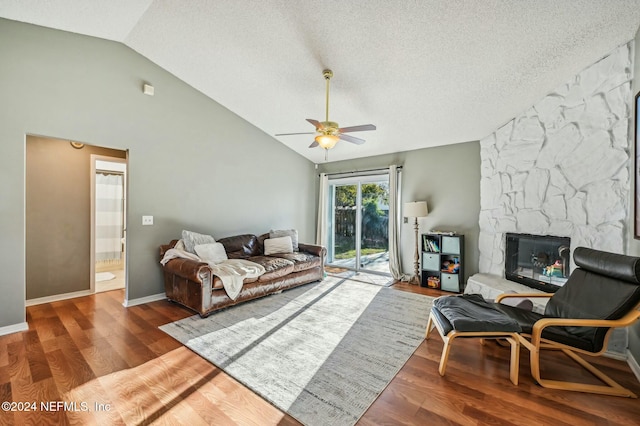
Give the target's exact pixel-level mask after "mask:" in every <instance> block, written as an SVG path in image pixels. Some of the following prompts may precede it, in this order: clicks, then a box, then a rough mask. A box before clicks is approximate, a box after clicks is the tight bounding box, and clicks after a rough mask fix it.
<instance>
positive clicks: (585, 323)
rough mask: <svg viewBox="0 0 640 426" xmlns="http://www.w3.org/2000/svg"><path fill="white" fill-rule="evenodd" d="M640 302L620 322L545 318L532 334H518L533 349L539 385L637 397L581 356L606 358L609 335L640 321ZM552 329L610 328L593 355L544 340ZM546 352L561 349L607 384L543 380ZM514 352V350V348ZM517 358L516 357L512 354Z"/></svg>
mask: <svg viewBox="0 0 640 426" xmlns="http://www.w3.org/2000/svg"><path fill="white" fill-rule="evenodd" d="M552 296H553V294H552V293H549V294H526V293H505V294H501V295H499V296H498V297H497V298H496V302H500V301H501V300H502V299H505V298H508V297H519V298H521V297H526V298H531V297H546V298H550V297H552ZM638 308H640V303H638V305H636V307H635V308H634V309H632V310H631V311H630V312H629V313H628V314H627V315H625V316H624V317H622V318H620V319H618V320H596V319H573V318H543V319H540V320H538V321H537V322H536V323H535V324H534V325H533V330H532V332H531V335H528V334H525V333H521V334H517V337H516V338H517V339H518V341H519V342H520V343H521V344H522V346H524V347H525V348H527V349H528V350H529V354H530V360H531V375H532V376H533V378H534V379H535V380H536V382H538V384H539V385H540V386H543V387H546V388H551V389H561V390H571V391H578V392H588V393H596V394H602V395H613V396H624V397H629V398H637V396H636V395H635V394H634V393H633V392H631V391H630V390H629V389H626V388H624V387H623V386H621V385H620V384H618V383H617V382H615V381H614V380H613V379H612V378H610V377H609V376H607V375H606V374H604V373H603V372H602V371H600V370H598V369H597V368H596V367H595V366H594V365H592V364H590V363H589V362H587V361H585V360H584V359H583V358H582V357H580V356H579V355H578V353H583V354H587V355H591V356H599V355H602V354H603V353H604V352H605V351H606V348H607V342H608V341H609V336H610V335H611V332H612V331H613V329H614V328H618V327H627V326H629V325H631V324H633V323H634V322H636V321H637V320H638V319H640V311H639V310H638ZM552 326H560V327H567V326H573V327H575V326H578V327H580V326H582V327H607V328H609V330H608V331H607V334H606V335H605V338H604V343H603V347H602V349H601V350H600V351H599V352H589V351H585V350H582V349H578V348H574V347H572V346H568V345H565V344H562V343H558V342H554V341H552V340H548V339H545V338H543V337H542V332H543V330H544V329H545V328H547V327H552ZM543 349H546V350H560V351H562V352H563V353H564V354H565V355H567V356H568V357H569V358H571V359H572V360H573V361H575V362H576V363H578V364H580V365H581V366H582V367H583V368H585V369H586V370H587V371H589V372H590V373H591V374H593V375H594V376H595V377H597V378H598V379H599V380H600V381H602V382H603V383H605V385H591V384H585V383H578V382H568V381H560V380H549V379H543V378H542V377H541V375H540V351H541V350H543ZM512 350H513V349H512ZM512 359H513V354H512Z"/></svg>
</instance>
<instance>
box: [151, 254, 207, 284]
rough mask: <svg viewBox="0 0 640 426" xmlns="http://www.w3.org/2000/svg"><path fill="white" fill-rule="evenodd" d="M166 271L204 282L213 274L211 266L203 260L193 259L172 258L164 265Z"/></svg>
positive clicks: (190, 279)
mask: <svg viewBox="0 0 640 426" xmlns="http://www.w3.org/2000/svg"><path fill="white" fill-rule="evenodd" d="M162 268H163V269H164V272H165V273H168V274H173V275H177V276H179V277H182V278H185V279H187V280H189V281H193V282H196V283H200V284H202V283H203V282H205V281H206V278H207V277H210V276H211V268H209V265H207V264H206V263H203V262H196V261H195V260H191V259H171V260H170V261H168V262H167V263H166V264H165V265H164V266H163V267H162Z"/></svg>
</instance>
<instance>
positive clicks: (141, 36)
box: [0, 0, 640, 163]
mask: <svg viewBox="0 0 640 426" xmlns="http://www.w3.org/2000/svg"><path fill="white" fill-rule="evenodd" d="M0 17H3V18H7V19H12V20H17V21H23V22H28V23H33V24H37V25H42V26H46V27H51V28H56V29H60V30H65V31H71V32H75V33H79V34H86V35H90V36H94V37H100V38H104V39H108V40H114V41H118V42H121V43H124V44H125V45H127V46H129V47H131V48H132V49H134V50H135V51H137V52H139V53H140V54H142V55H144V56H145V57H147V58H149V59H150V60H151V61H153V62H154V63H156V64H158V65H159V66H161V67H163V68H164V69H166V70H168V71H169V72H171V73H173V74H174V75H175V76H177V77H178V78H180V79H182V80H183V81H185V82H186V83H188V84H189V85H191V86H192V87H194V88H196V89H197V90H199V91H201V92H202V93H204V94H206V95H207V96H209V97H210V98H211V99H213V100H215V101H217V102H219V103H220V104H222V105H224V106H225V107H226V108H228V109H229V110H231V111H233V112H234V113H236V114H238V115H239V116H241V117H243V118H244V119H246V120H247V121H249V122H250V123H252V124H254V125H255V126H257V127H258V128H260V129H262V130H263V131H264V132H265V133H267V134H269V135H274V134H276V133H289V132H307V131H313V130H314V129H313V126H312V125H311V124H309V123H308V122H306V121H305V119H307V118H312V119H316V120H319V121H322V120H324V118H325V81H324V79H323V77H322V70H323V69H325V68H331V69H332V70H333V72H334V78H333V79H332V80H331V99H330V117H329V118H330V119H331V120H332V121H337V122H338V123H339V124H340V125H341V126H353V125H359V124H368V123H372V124H375V125H376V126H377V130H376V131H371V132H362V133H355V134H353V135H354V136H358V137H362V138H364V139H366V140H367V142H366V144H364V145H354V144H350V143H347V142H344V141H340V142H339V143H338V145H337V146H336V147H335V148H334V149H332V150H331V151H330V154H329V160H330V161H335V160H344V159H351V158H358V157H366V156H371V155H378V154H385V153H391V152H397V151H407V150H413V149H419V148H425V147H432V146H439V145H447V144H454V143H459V142H466V141H473V140H478V139H481V138H483V137H485V136H486V135H488V134H490V133H491V132H493V131H494V130H496V129H497V128H498V127H499V126H501V125H502V124H504V123H506V122H507V121H509V120H510V119H512V118H513V117H515V116H516V115H518V114H520V113H522V112H524V111H525V110H526V109H527V108H528V107H529V106H531V105H532V104H533V103H534V102H535V101H537V100H539V99H541V98H542V97H544V96H545V95H546V94H547V93H549V92H550V91H552V90H554V89H555V88H556V87H557V86H558V85H560V84H562V83H564V82H566V81H567V80H568V79H569V78H571V77H572V76H574V75H575V74H577V73H578V72H579V71H581V70H582V69H584V68H585V67H586V66H588V65H590V64H592V63H594V62H596V61H597V60H598V59H600V58H602V57H603V56H605V55H607V54H608V53H609V52H611V51H612V50H613V49H614V48H616V47H617V46H619V45H621V44H623V43H626V42H628V41H629V40H631V39H633V38H634V36H635V34H636V31H637V30H638V26H639V25H640V0H566V1H565V0H563V1H559V0H483V1H477V0H404V1H403V0H351V1H350V0H342V1H340V0H315V1H310V0H189V1H170V0H109V1H102V0H57V1H42V0H0ZM151 83H152V84H153V82H151ZM155 89H156V91H162V87H157V86H156V88H155ZM277 139H278V140H279V141H280V142H282V143H283V144H285V145H287V146H288V147H289V148H291V149H293V150H295V151H297V152H299V153H300V154H301V155H303V156H305V157H307V158H308V159H309V160H311V161H313V162H316V163H319V162H323V161H324V152H323V150H321V149H320V148H314V149H309V148H308V146H309V144H310V143H311V142H312V141H313V135H299V136H281V137H277Z"/></svg>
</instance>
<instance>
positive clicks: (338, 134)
mask: <svg viewBox="0 0 640 426" xmlns="http://www.w3.org/2000/svg"><path fill="white" fill-rule="evenodd" d="M322 76H323V77H324V79H325V80H326V81H327V101H326V118H325V121H318V120H313V119H311V118H307V121H308V122H309V123H311V124H313V125H314V126H315V128H316V131H315V132H302V133H278V134H276V135H275V136H290V135H313V134H314V133H315V134H317V136H316V137H315V140H314V141H313V143H312V144H311V145H309V148H315V147H316V146H319V147H321V148H323V149H325V150H326V151H328V150H330V149H331V148H333V147H334V146H335V145H336V143H338V141H339V140H343V141H347V142H351V143H355V144H356V145H362V144H363V143H365V140H364V139H360V138H356V137H355V136H351V135H345V133H351V132H364V131H367V130H376V126H374V125H373V124H362V125H360V126H351V127H340V126H339V125H338V123H336V122H335V121H329V82H330V80H331V77H333V71H331V70H328V69H327V70H324V71H322ZM325 157H326V155H325Z"/></svg>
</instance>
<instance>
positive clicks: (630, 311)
mask: <svg viewBox="0 0 640 426" xmlns="http://www.w3.org/2000/svg"><path fill="white" fill-rule="evenodd" d="M573 259H574V262H575V264H576V265H577V266H578V268H576V269H575V270H574V271H573V272H572V273H571V276H570V277H569V279H568V280H567V282H566V283H565V284H564V286H562V287H561V288H560V289H559V290H558V291H557V292H556V293H549V294H523V293H519V294H515V293H507V294H502V295H500V296H499V297H498V298H496V302H495V303H489V302H486V301H484V302H479V303H478V302H477V301H475V302H471V303H474V304H475V308H474V309H476V312H475V313H472V314H471V316H470V315H468V312H466V310H465V309H462V310H460V309H453V310H451V309H449V308H450V307H451V306H450V305H456V304H458V305H459V304H461V303H463V304H466V301H464V302H461V300H455V301H454V300H452V299H450V298H458V299H469V296H468V295H465V296H463V297H461V296H446V297H442V298H439V299H436V301H435V302H434V307H433V308H432V310H431V315H430V317H429V324H428V325H427V338H429V334H430V332H431V329H432V328H433V327H434V326H435V327H436V328H437V329H438V331H439V332H440V334H441V335H442V337H443V341H445V347H444V348H443V353H442V358H441V361H440V362H441V366H440V367H441V368H440V374H441V375H444V366H446V362H447V361H446V358H447V357H448V352H449V347H448V346H449V344H450V341H451V340H452V337H481V338H500V337H501V336H500V335H499V333H502V335H503V336H505V337H508V338H509V340H510V343H511V345H512V353H511V362H512V381H513V382H514V384H517V377H516V379H515V381H514V379H513V375H514V362H517V355H514V351H519V348H518V345H517V344H515V343H513V340H514V339H515V340H517V342H518V343H519V344H520V345H522V346H524V347H525V348H527V349H528V350H529V352H530V357H531V375H532V376H533V378H534V379H535V380H536V381H537V382H538V383H539V384H540V385H541V386H543V387H547V388H553V389H563V390H572V391H581V392H589V393H598V394H606V395H616V396H625V397H633V398H635V397H636V395H634V394H633V393H632V392H631V391H630V390H628V389H625V388H624V387H622V386H621V385H619V384H618V383H616V382H615V381H614V380H613V379H611V378H610V377H609V376H607V375H605V374H604V373H603V372H601V371H600V370H598V369H597V368H596V367H594V366H593V365H592V364H590V363H588V362H587V361H585V360H584V359H583V358H582V357H580V356H579V355H578V354H579V353H583V354H588V355H601V354H602V353H604V352H605V350H606V348H607V342H608V340H609V336H610V335H611V332H612V330H613V329H614V328H617V327H627V326H629V325H631V324H633V323H634V322H636V321H637V320H638V319H640V311H639V310H638V309H639V308H640V258H638V257H632V256H625V255H621V254H615V253H608V252H603V251H598V250H593V249H588V248H585V247H578V248H576V249H575V250H574V253H573ZM508 297H520V298H521V297H548V298H549V302H548V303H547V306H546V308H545V312H544V314H543V315H542V314H538V313H535V312H531V311H528V310H523V309H518V308H517V307H512V306H507V305H504V304H501V303H499V302H500V301H501V300H504V299H505V298H508ZM448 299H450V300H448ZM452 302H455V303H452ZM483 303H484V306H483ZM478 309H480V310H479V311H478ZM483 309H489V310H491V315H492V316H493V317H495V318H500V319H501V321H503V322H504V323H506V324H509V325H508V326H505V327H507V328H505V329H504V330H507V331H499V330H495V329H493V328H494V325H493V322H495V321H494V320H490V321H484V319H483V317H484V313H486V312H488V311H484V310H483ZM501 314H503V315H504V316H502V317H501ZM474 322H477V323H478V324H476V325H475V327H476V330H475V331H473V330H472V331H468V328H469V327H470V325H469V324H471V326H473V324H474ZM458 323H460V324H463V325H462V326H461V327H458V328H459V329H456V324H458ZM483 333H484V334H483ZM496 333H498V334H496ZM543 349H550V350H561V351H562V352H563V353H565V354H566V355H567V356H569V357H570V358H571V359H573V360H574V361H576V362H577V363H578V364H580V365H581V366H582V367H584V368H585V369H587V370H588V371H589V372H590V373H592V374H593V375H594V376H596V377H597V378H598V379H600V380H601V381H602V382H604V385H592V384H585V383H576V382H568V381H562V380H550V379H543V378H542V377H541V375H540V351H541V350H543ZM515 375H516V376H517V365H516V366H515Z"/></svg>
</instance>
